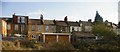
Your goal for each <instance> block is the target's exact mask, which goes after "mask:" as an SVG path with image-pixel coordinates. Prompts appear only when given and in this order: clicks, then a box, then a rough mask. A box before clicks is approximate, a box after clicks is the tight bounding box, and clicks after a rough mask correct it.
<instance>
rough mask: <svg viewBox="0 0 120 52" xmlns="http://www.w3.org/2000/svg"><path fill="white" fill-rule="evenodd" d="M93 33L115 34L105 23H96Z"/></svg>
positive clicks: (101, 34)
mask: <svg viewBox="0 0 120 52" xmlns="http://www.w3.org/2000/svg"><path fill="white" fill-rule="evenodd" d="M92 33H93V34H94V35H99V36H113V35H115V33H114V32H113V30H112V28H110V27H107V26H106V25H105V24H95V25H94V26H93V28H92Z"/></svg>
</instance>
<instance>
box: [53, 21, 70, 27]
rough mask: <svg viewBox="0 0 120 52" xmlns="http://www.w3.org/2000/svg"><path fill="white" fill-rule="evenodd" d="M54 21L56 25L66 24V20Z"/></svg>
mask: <svg viewBox="0 0 120 52" xmlns="http://www.w3.org/2000/svg"><path fill="white" fill-rule="evenodd" d="M55 23H56V25H59V26H68V24H67V22H65V21H58V20H55Z"/></svg>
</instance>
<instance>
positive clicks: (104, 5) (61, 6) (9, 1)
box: [2, 0, 118, 23]
mask: <svg viewBox="0 0 120 52" xmlns="http://www.w3.org/2000/svg"><path fill="white" fill-rule="evenodd" d="M42 1H44V2H42ZM53 1H54V2H53ZM76 1H79V0H76ZM76 1H75V0H66V1H63V0H60V1H55V0H52V1H49V0H41V1H40V0H39V2H38V0H34V1H33V0H31V1H29V2H28V0H24V1H23V0H21V1H15V0H4V1H3V0H2V16H7V17H12V14H13V13H16V14H19V15H28V16H30V18H39V16H40V14H43V15H44V19H51V20H53V19H56V20H63V19H64V17H65V16H68V20H69V21H79V20H82V21H87V20H88V19H92V21H93V20H94V17H95V14H96V11H98V12H99V14H100V15H101V16H102V17H103V19H104V20H108V21H110V22H114V23H118V0H97V1H96V0H92V1H90V0H83V1H79V2H76Z"/></svg>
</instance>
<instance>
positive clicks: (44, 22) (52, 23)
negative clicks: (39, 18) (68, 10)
mask: <svg viewBox="0 0 120 52" xmlns="http://www.w3.org/2000/svg"><path fill="white" fill-rule="evenodd" d="M43 24H45V25H54V22H53V20H43Z"/></svg>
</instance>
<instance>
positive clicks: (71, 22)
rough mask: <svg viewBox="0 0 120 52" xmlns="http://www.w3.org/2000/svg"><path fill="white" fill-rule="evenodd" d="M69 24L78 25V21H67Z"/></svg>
mask: <svg viewBox="0 0 120 52" xmlns="http://www.w3.org/2000/svg"><path fill="white" fill-rule="evenodd" d="M68 24H69V25H70V26H80V25H79V23H78V22H73V21H68Z"/></svg>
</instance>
